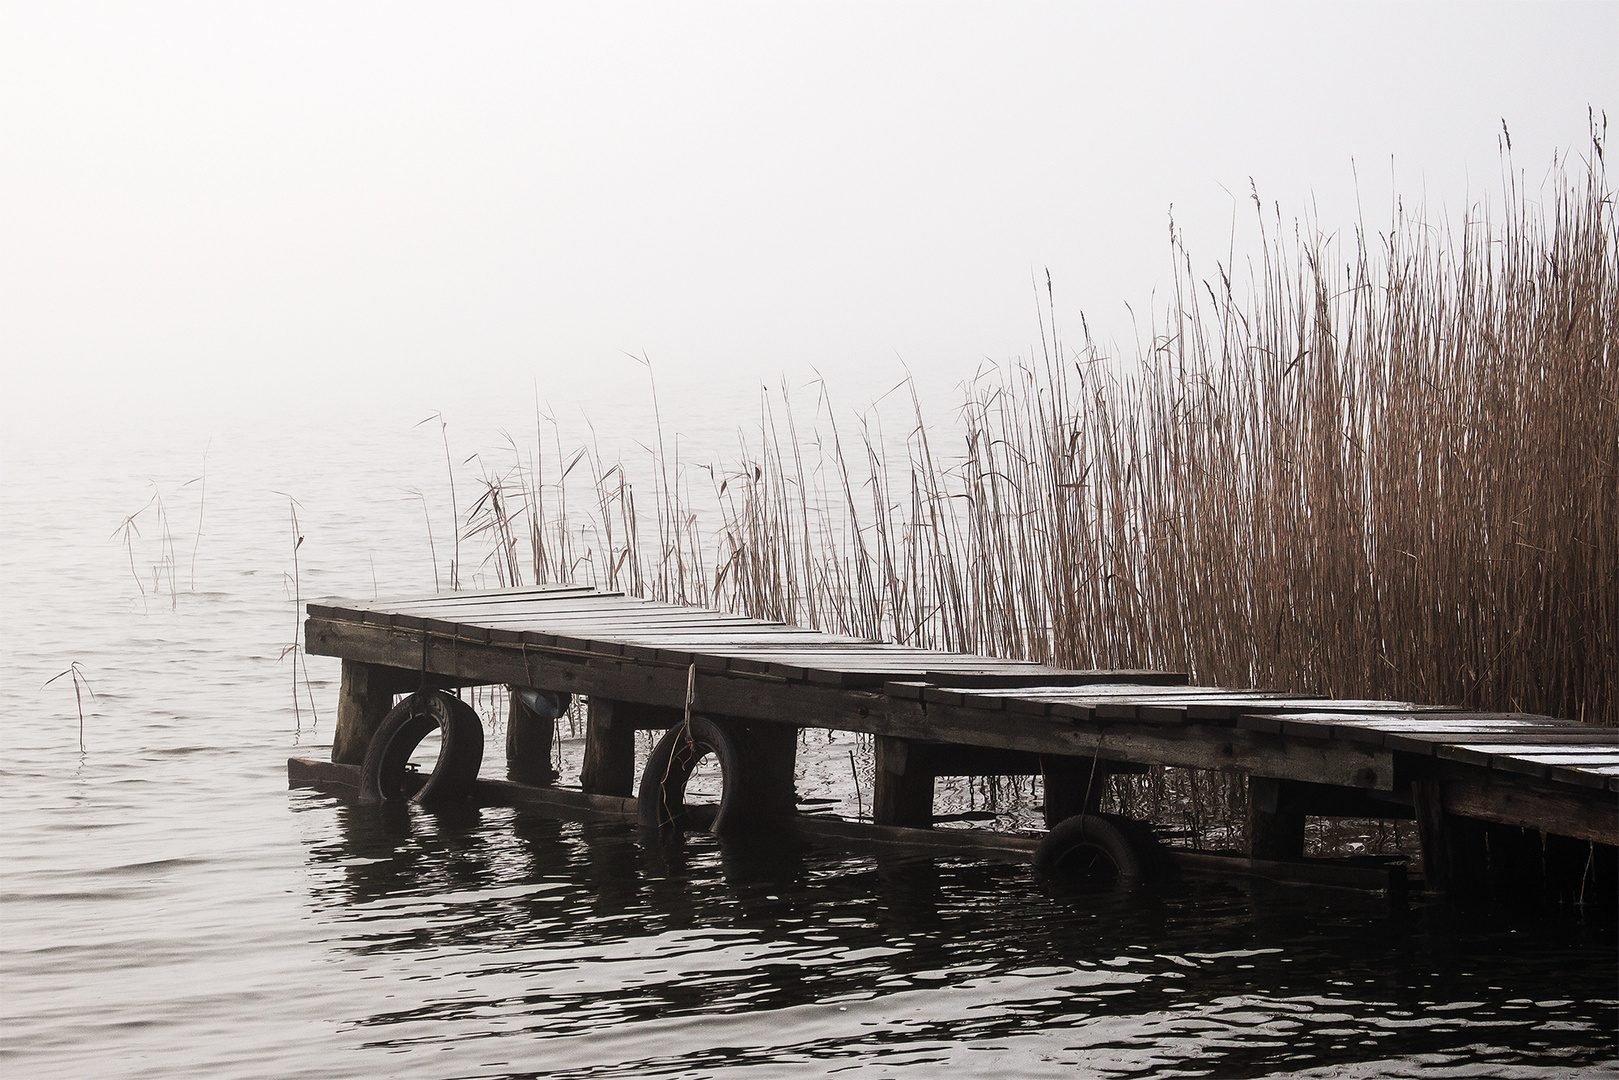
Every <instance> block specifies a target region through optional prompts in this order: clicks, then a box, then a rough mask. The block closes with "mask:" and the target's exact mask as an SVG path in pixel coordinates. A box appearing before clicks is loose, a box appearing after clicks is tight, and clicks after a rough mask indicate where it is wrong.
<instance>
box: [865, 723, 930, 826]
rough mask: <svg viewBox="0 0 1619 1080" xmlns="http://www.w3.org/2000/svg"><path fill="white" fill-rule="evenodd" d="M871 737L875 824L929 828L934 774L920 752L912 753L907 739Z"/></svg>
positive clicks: (872, 797)
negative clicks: (873, 752) (873, 740)
mask: <svg viewBox="0 0 1619 1080" xmlns="http://www.w3.org/2000/svg"><path fill="white" fill-rule="evenodd" d="M873 738H874V739H875V744H874V748H875V757H876V766H877V767H876V790H875V791H873V792H872V796H871V820H872V821H873V822H875V823H876V824H878V825H906V826H909V827H911V828H917V829H926V828H928V827H929V826H931V825H932V824H933V773H932V772H931V771H929V770H928V769H927V767H926V765H925V764H924V762H923V761H922V760H921V755H920V754H914V753H912V752H911V743H910V741H909V740H907V739H895V738H890V737H889V736H887V735H877V736H874V737H873Z"/></svg>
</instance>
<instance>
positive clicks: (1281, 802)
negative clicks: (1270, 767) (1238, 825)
mask: <svg viewBox="0 0 1619 1080" xmlns="http://www.w3.org/2000/svg"><path fill="white" fill-rule="evenodd" d="M1304 816H1305V815H1304V805H1303V801H1302V799H1301V798H1300V797H1299V794H1298V792H1297V791H1296V785H1294V784H1292V783H1290V782H1289V781H1286V780H1277V779H1275V778H1273V777H1269V776H1250V777H1249V778H1248V821H1247V827H1248V857H1249V858H1251V859H1302V858H1303V857H1304Z"/></svg>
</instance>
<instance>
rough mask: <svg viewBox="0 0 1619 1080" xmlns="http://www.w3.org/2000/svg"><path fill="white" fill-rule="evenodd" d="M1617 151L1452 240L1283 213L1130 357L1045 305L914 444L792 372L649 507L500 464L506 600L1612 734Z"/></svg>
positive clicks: (605, 488)
mask: <svg viewBox="0 0 1619 1080" xmlns="http://www.w3.org/2000/svg"><path fill="white" fill-rule="evenodd" d="M1603 139H1604V133H1603V132H1600V131H1598V132H1594V134H1593V138H1592V142H1591V145H1590V147H1589V150H1588V153H1589V158H1588V159H1584V160H1582V161H1580V162H1578V163H1573V164H1571V163H1569V162H1563V161H1559V162H1557V163H1555V165H1554V168H1553V170H1552V173H1551V178H1550V179H1549V180H1548V182H1547V184H1546V186H1545V187H1544V188H1543V189H1542V191H1541V192H1539V193H1536V194H1535V195H1532V194H1531V193H1529V192H1527V191H1526V190H1525V189H1524V188H1522V187H1521V186H1519V184H1518V183H1517V182H1516V181H1513V180H1510V179H1509V181H1508V183H1507V185H1506V190H1505V199H1504V209H1503V211H1502V212H1501V213H1500V217H1499V218H1497V217H1494V216H1492V215H1491V214H1490V213H1488V212H1483V213H1479V214H1473V215H1470V216H1469V217H1467V218H1465V219H1464V220H1463V221H1462V222H1461V223H1460V226H1459V227H1458V228H1454V229H1447V228H1434V227H1430V225H1429V223H1427V222H1425V221H1424V220H1423V219H1422V218H1421V217H1420V215H1408V214H1406V213H1404V212H1403V211H1401V212H1399V213H1398V214H1397V215H1396V217H1395V220H1394V221H1393V222H1392V223H1391V225H1390V226H1389V228H1388V229H1387V231H1385V232H1380V233H1374V232H1371V231H1369V230H1367V229H1366V228H1365V227H1360V228H1357V229H1355V230H1354V231H1353V232H1351V233H1349V234H1347V235H1346V236H1345V237H1344V238H1342V239H1338V238H1330V237H1319V236H1309V235H1305V234H1304V233H1302V232H1301V231H1300V230H1299V229H1297V228H1296V227H1295V228H1293V229H1291V230H1290V229H1288V228H1284V226H1283V224H1282V221H1281V219H1280V217H1279V215H1272V216H1269V217H1264V216H1262V217H1261V220H1260V224H1261V226H1262V228H1263V229H1264V239H1263V242H1262V244H1261V246H1260V249H1259V251H1258V252H1257V254H1256V257H1255V259H1254V261H1253V263H1252V266H1253V269H1252V271H1251V273H1250V274H1249V275H1247V280H1246V283H1245V284H1242V285H1239V284H1237V283H1236V282H1234V281H1233V272H1232V270H1231V269H1230V268H1228V267H1224V266H1221V267H1217V272H1216V273H1215V274H1214V275H1212V276H1209V277H1206V278H1205V277H1200V276H1198V274H1197V273H1195V272H1194V269H1193V263H1192V260H1191V258H1190V255H1189V253H1188V252H1187V251H1186V250H1185V248H1184V246H1183V245H1182V244H1181V243H1180V241H1179V240H1178V239H1177V240H1176V241H1175V243H1174V245H1173V251H1174V257H1175V260H1176V267H1177V274H1176V288H1175V291H1174V299H1173V303H1172V304H1171V306H1170V307H1169V310H1168V311H1167V312H1166V313H1165V314H1164V315H1162V316H1161V317H1160V321H1159V322H1158V324H1157V325H1156V326H1155V327H1154V330H1153V333H1152V336H1151V340H1150V342H1149V343H1147V344H1146V345H1145V346H1143V348H1142V350H1141V354H1140V355H1139V356H1138V357H1136V358H1135V360H1134V362H1133V363H1129V364H1124V363H1120V362H1118V361H1116V360H1114V359H1111V358H1109V357H1107V356H1106V355H1104V354H1103V352H1102V351H1101V350H1100V349H1099V348H1098V347H1097V346H1096V345H1095V344H1094V343H1093V342H1091V341H1090V340H1089V339H1088V337H1087V339H1086V340H1084V341H1082V342H1081V343H1080V344H1079V345H1078V346H1077V347H1070V346H1069V345H1068V344H1067V343H1065V342H1063V341H1061V340H1060V339H1059V337H1058V333H1057V329H1056V323H1055V319H1054V318H1050V319H1047V318H1042V320H1041V337H1042V342H1043V348H1042V350H1041V352H1040V353H1039V354H1038V355H1037V356H1036V357H1035V358H1033V359H1032V360H1029V361H1025V362H1020V363H1016V364H1012V365H1009V366H1006V367H1002V368H998V369H995V370H992V371H989V372H987V373H985V374H983V375H982V376H980V377H979V378H977V379H975V380H974V381H973V382H971V383H970V384H969V385H968V386H967V387H966V388H965V395H964V404H963V407H962V409H961V412H960V414H959V416H958V417H956V418H955V419H954V422H953V423H950V422H947V423H942V424H938V423H935V422H934V421H933V419H932V418H930V417H928V416H925V415H924V410H923V409H922V408H921V406H920V405H919V404H917V402H916V398H915V395H914V392H913V394H912V397H911V402H910V405H909V407H908V408H906V409H905V410H903V412H902V415H901V416H900V418H899V423H900V428H899V430H898V431H895V429H894V428H893V427H890V429H889V431H890V433H891V434H892V436H893V437H885V434H884V430H883V426H882V424H883V422H884V421H885V420H886V421H887V422H888V423H889V424H890V425H892V424H894V422H895V418H894V417H893V415H892V414H885V413H882V412H881V411H880V410H872V411H869V412H868V413H866V414H865V415H864V416H863V417H862V418H861V419H860V420H859V422H858V430H853V431H849V430H845V429H843V428H840V426H839V424H838V422H837V420H836V417H835V414H834V412H833V410H832V409H831V408H830V407H829V406H828V405H827V404H826V402H825V399H824V395H823V396H822V397H820V398H818V399H817V401H816V402H815V403H814V405H813V408H811V409H809V410H805V409H804V408H802V407H801V406H800V405H799V403H796V402H794V401H792V400H791V399H790V396H789V394H788V392H787V390H786V389H785V388H784V389H783V390H782V391H781V392H780V394H779V395H765V397H764V401H763V407H762V411H761V419H760V421H759V424H758V426H757V427H756V428H755V429H754V431H753V432H752V433H751V435H747V436H745V437H744V443H743V448H742V452H741V454H740V455H739V457H738V458H737V459H736V461H735V462H734V463H733V464H731V465H730V466H728V467H720V466H709V465H704V466H702V467H701V468H697V467H696V466H695V464H694V463H691V462H682V461H680V460H678V456H675V457H671V456H670V455H668V454H666V453H665V451H664V441H663V433H662V432H661V430H660V431H659V432H657V433H656V435H657V438H656V442H655V445H653V446H652V447H651V448H650V449H651V451H652V453H651V458H652V464H651V474H652V478H653V479H652V487H653V491H652V496H653V497H652V499H651V503H650V506H649V507H647V508H646V509H645V510H644V511H643V510H641V509H639V508H638V507H637V506H636V503H635V489H634V487H633V485H631V484H630V482H629V481H628V479H627V478H626V474H625V471H624V469H623V468H622V467H621V466H620V465H618V464H610V463H608V462H607V461H605V460H604V458H603V456H602V455H601V453H600V451H599V450H598V449H597V447H596V446H595V445H594V444H593V445H591V446H589V447H585V448H581V449H577V450H572V451H569V452H564V450H563V448H562V446H561V445H559V444H558V443H557V442H556V441H555V439H554V436H552V438H551V441H549V442H548V441H547V439H546V437H545V433H546V427H545V425H544V423H543V422H542V423H539V424H538V425H537V427H538V430H539V432H540V436H541V437H539V438H537V439H536V442H535V444H534V446H533V447H532V448H531V449H526V450H525V449H520V448H519V447H517V446H516V445H513V446H512V447H511V451H512V455H513V456H512V461H513V465H512V467H510V468H509V469H508V470H507V471H506V472H505V473H501V474H498V475H497V474H493V473H488V472H486V473H485V476H484V478H483V485H484V497H483V498H482V499H481V500H480V501H479V503H478V505H477V507H476V508H475V510H474V513H473V515H472V517H471V519H470V521H469V522H468V526H469V528H468V532H469V533H471V534H477V535H484V536H486V537H488V538H489V539H491V540H493V541H494V543H493V545H492V551H493V552H494V555H493V556H492V559H493V562H494V566H495V569H496V573H497V576H498V579H499V581H500V582H501V583H508V582H510V583H517V582H520V581H521V580H522V574H523V571H524V569H525V568H526V570H527V572H528V574H529V575H530V576H531V577H532V579H534V580H541V581H588V582H593V583H596V584H599V585H603V586H607V587H613V588H619V589H624V590H626V591H628V592H631V593H635V594H639V595H646V596H651V597H656V598H659V599H666V600H675V601H686V602H694V603H705V604H712V605H715V606H719V607H723V608H728V609H731V610H735V611H738V612H743V613H746V614H749V615H754V616H760V617H767V618H773V619H782V620H786V621H790V622H796V623H800V624H803V625H807V626H813V627H820V628H824V629H828V630H835V631H838V632H843V633H854V634H860V635H865V636H868V637H873V638H882V639H885V640H890V641H898V642H904V643H914V644H918V645H926V646H930V647H936V648H946V649H955V650H963V651H979V652H988V653H994V654H997V655H1003V656H1013V657H1026V658H1030V659H1036V660H1045V661H1050V662H1054V663H1058V664H1063V665H1070V666H1076V667H1101V668H1111V667H1148V668H1171V669H1179V670H1184V671H1187V672H1189V673H1190V674H1191V676H1192V678H1193V680H1194V681H1195V682H1198V683H1205V684H1222V685H1229V686H1268V687H1276V688H1283V689H1289V690H1296V691H1309V692H1318V693H1326V694H1331V695H1336V696H1350V697H1378V698H1398V699H1406V700H1412V701H1417V702H1443V703H1455V704H1463V705H1468V706H1476V707H1479V708H1487V709H1499V710H1522V711H1533V712H1544V713H1552V714H1557V715H1563V716H1570V717H1575V718H1580V719H1584V720H1588V721H1594V722H1600V723H1605V724H1614V723H1616V722H1619V693H1616V689H1619V368H1616V362H1615V361H1616V357H1615V355H1614V349H1613V345H1612V330H1613V327H1614V325H1615V319H1616V315H1619V273H1616V271H1619V265H1616V251H1619V238H1616V222H1615V216H1614V204H1613V193H1612V192H1611V191H1610V190H1609V189H1608V186H1607V182H1606V174H1605V170H1604V165H1603V157H1602V155H1603V149H1604V147H1603ZM1508 165H1509V168H1508V173H1509V176H1510V162H1509V163H1508ZM1255 202H1256V207H1257V205H1258V200H1257V199H1256V200H1255ZM1260 213H1261V214H1262V215H1263V211H1260ZM1052 306H1053V307H1054V305H1052ZM553 430H554V428H553ZM901 432H903V434H901ZM547 477H548V478H547ZM694 479H695V480H696V481H697V482H696V483H695V484H694ZM581 489H582V490H581ZM581 493H582V494H584V496H585V497H584V498H583V499H581V498H580V497H579V496H580V495H581ZM525 545H526V547H525ZM519 551H523V552H524V554H525V555H526V556H527V557H526V558H519V557H518V552H519ZM525 564H526V567H525ZM485 565H486V567H488V566H489V565H490V562H489V561H488V560H486V563H485Z"/></svg>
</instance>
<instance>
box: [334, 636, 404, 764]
mask: <svg viewBox="0 0 1619 1080" xmlns="http://www.w3.org/2000/svg"><path fill="white" fill-rule="evenodd" d="M410 684H411V673H410V672H406V671H400V670H398V669H396V668H390V667H385V666H383V665H380V664H364V663H360V662H359V661H356V660H344V661H343V672H342V682H341V684H340V685H339V687H338V691H337V728H336V730H335V731H334V732H333V733H332V760H333V761H336V762H340V763H342V764H345V765H358V764H360V763H361V762H363V761H365V751H366V748H367V747H369V746H370V745H371V736H372V735H374V734H375V733H376V730H377V728H378V727H379V726H380V725H381V724H382V720H383V717H385V716H387V715H388V710H390V709H392V708H393V704H394V695H395V694H399V693H403V692H405V690H406V688H407V687H408V686H410Z"/></svg>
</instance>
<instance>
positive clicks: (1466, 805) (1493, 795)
mask: <svg viewBox="0 0 1619 1080" xmlns="http://www.w3.org/2000/svg"><path fill="white" fill-rule="evenodd" d="M1436 769H1437V771H1436V773H1435V776H1436V777H1437V778H1438V779H1440V780H1441V781H1442V784H1443V804H1444V809H1445V810H1446V811H1447V812H1448V813H1451V814H1454V815H1457V816H1461V817H1471V818H1477V819H1479V820H1482V821H1495V822H1500V823H1501V824H1504V825H1516V826H1520V827H1522V828H1528V829H1539V830H1541V831H1542V832H1545V833H1550V834H1553V835H1556V836H1568V837H1573V838H1574V839H1576V840H1592V841H1595V842H1597V843H1599V844H1619V802H1616V801H1615V800H1613V799H1609V798H1607V797H1606V793H1602V792H1598V793H1595V794H1594V796H1593V795H1591V794H1587V793H1586V792H1585V790H1583V789H1581V788H1578V787H1574V786H1573V785H1561V784H1557V785H1554V784H1549V783H1546V782H1544V781H1541V782H1536V781H1534V780H1532V779H1530V778H1528V777H1522V778H1519V777H1514V776H1512V775H1510V774H1506V773H1502V772H1499V771H1496V770H1480V769H1475V768H1471V767H1467V766H1465V765H1462V764H1460V763H1455V762H1440V763H1436Z"/></svg>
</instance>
